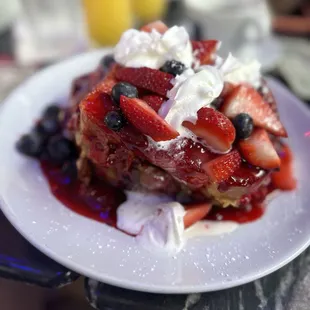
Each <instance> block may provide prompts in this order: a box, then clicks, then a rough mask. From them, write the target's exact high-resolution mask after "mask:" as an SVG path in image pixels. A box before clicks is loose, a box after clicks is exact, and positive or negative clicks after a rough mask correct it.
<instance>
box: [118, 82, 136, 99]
mask: <svg viewBox="0 0 310 310" xmlns="http://www.w3.org/2000/svg"><path fill="white" fill-rule="evenodd" d="M121 95H123V96H126V97H128V98H137V97H138V90H137V88H136V87H135V86H133V85H131V84H129V83H126V82H120V83H117V84H115V85H114V86H113V88H112V98H113V100H114V101H115V102H116V103H118V104H119V103H120V97H121Z"/></svg>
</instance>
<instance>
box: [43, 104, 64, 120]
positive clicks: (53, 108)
mask: <svg viewBox="0 0 310 310" xmlns="http://www.w3.org/2000/svg"><path fill="white" fill-rule="evenodd" d="M59 114H60V108H59V106H57V105H50V106H48V107H47V108H46V109H45V110H44V111H43V114H42V117H43V118H44V119H47V118H48V119H51V118H52V119H58V117H59Z"/></svg>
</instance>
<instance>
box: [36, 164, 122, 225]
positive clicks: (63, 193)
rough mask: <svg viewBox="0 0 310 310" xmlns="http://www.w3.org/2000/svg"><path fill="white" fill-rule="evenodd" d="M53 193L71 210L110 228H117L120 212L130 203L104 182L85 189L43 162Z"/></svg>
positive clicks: (79, 183)
mask: <svg viewBox="0 0 310 310" xmlns="http://www.w3.org/2000/svg"><path fill="white" fill-rule="evenodd" d="M41 168H42V171H43V173H44V175H45V177H46V179H47V180H48V183H49V186H50V189H51V192H52V193H53V195H54V196H55V197H56V198H57V199H58V200H59V201H60V202H62V203H63V204H64V205H65V206H66V207H68V208H69V209H70V210H72V211H74V212H76V213H78V214H81V215H83V216H86V217H89V218H91V219H94V220H96V221H99V222H103V223H105V224H108V225H110V226H113V227H115V226H116V209H117V207H118V206H119V205H120V204H121V203H122V202H124V201H125V200H126V196H125V194H124V193H123V192H122V191H121V190H120V189H117V188H115V187H112V186H111V185H109V184H105V183H104V182H102V181H100V182H99V181H97V182H93V183H91V184H90V185H89V186H85V185H84V184H83V183H81V182H80V181H78V180H76V179H74V178H70V176H68V175H65V174H64V173H63V172H62V170H61V168H59V167H55V166H53V165H50V164H48V163H46V162H41Z"/></svg>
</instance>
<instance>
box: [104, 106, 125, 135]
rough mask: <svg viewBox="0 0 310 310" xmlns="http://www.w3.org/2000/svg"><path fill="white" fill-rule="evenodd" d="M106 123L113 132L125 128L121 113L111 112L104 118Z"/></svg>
mask: <svg viewBox="0 0 310 310" xmlns="http://www.w3.org/2000/svg"><path fill="white" fill-rule="evenodd" d="M104 122H105V124H106V125H107V127H108V128H110V129H111V130H113V131H119V130H121V129H122V128H123V127H124V122H125V121H124V117H123V115H122V114H121V113H120V112H117V111H110V112H108V113H107V115H106V116H105V118H104Z"/></svg>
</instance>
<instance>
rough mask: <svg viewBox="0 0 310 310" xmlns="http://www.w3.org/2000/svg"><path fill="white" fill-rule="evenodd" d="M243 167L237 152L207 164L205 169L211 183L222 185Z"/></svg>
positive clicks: (234, 151)
mask: <svg viewBox="0 0 310 310" xmlns="http://www.w3.org/2000/svg"><path fill="white" fill-rule="evenodd" d="M240 165H241V156H240V153H239V152H238V151H237V150H233V151H231V152H229V153H228V154H225V155H220V156H218V157H217V158H215V159H212V160H211V161H209V162H207V163H205V164H204V165H203V167H202V168H203V169H204V170H205V171H206V172H207V174H208V176H209V177H210V179H211V181H213V182H216V183H220V182H223V181H226V180H227V179H228V178H229V177H230V176H232V175H233V173H234V172H235V171H236V170H237V169H238V168H239V167H240Z"/></svg>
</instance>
